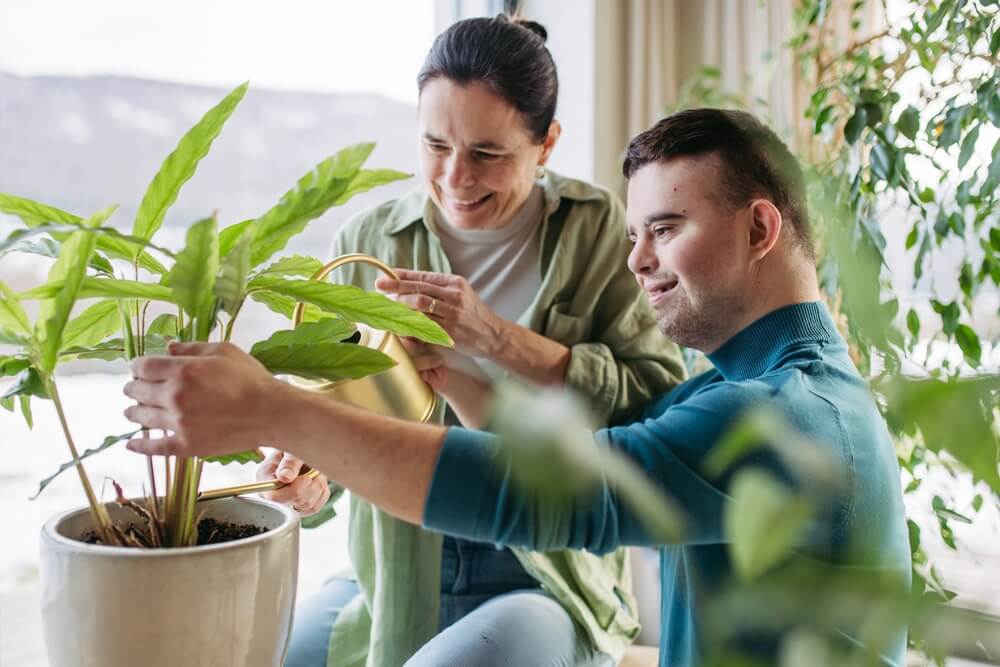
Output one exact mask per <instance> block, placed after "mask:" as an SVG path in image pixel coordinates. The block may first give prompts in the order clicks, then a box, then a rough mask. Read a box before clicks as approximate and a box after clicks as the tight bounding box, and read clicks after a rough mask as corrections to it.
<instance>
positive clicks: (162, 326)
mask: <svg viewBox="0 0 1000 667" xmlns="http://www.w3.org/2000/svg"><path fill="white" fill-rule="evenodd" d="M146 334H147V335H150V336H153V335H157V336H163V337H164V338H177V316H176V315H173V314H171V313H163V314H162V315H157V317H156V319H155V320H153V321H152V322H151V323H150V324H149V326H148V327H146Z"/></svg>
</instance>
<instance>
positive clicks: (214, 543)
mask: <svg viewBox="0 0 1000 667" xmlns="http://www.w3.org/2000/svg"><path fill="white" fill-rule="evenodd" d="M246 90H247V85H246V84H244V85H242V86H239V87H238V88H236V89H235V90H233V91H232V92H231V93H229V94H228V95H227V96H226V97H225V98H224V99H223V100H222V101H221V102H220V103H219V104H218V105H217V106H215V107H214V108H212V109H211V110H209V111H208V112H207V113H206V114H205V115H204V117H202V119H201V120H200V121H199V122H198V123H197V124H195V126H194V127H193V128H192V129H191V130H189V131H188V132H187V133H186V134H185V135H184V136H183V137H182V138H181V140H180V142H179V143H178V145H177V147H176V149H175V150H174V151H173V152H172V153H171V154H170V155H169V156H168V157H167V158H166V160H165V161H164V162H163V164H162V166H161V167H160V169H159V171H158V173H157V174H156V176H155V177H154V178H153V180H152V182H151V183H150V185H149V187H148V189H147V190H146V193H145V195H144V197H143V199H142V202H141V204H140V206H139V209H138V212H137V215H136V219H135V222H134V225H133V228H132V231H131V233H130V234H124V233H122V232H120V231H118V230H117V229H115V228H114V227H111V226H108V225H107V224H106V223H107V221H108V220H109V219H110V217H111V216H112V215H113V213H114V211H115V207H111V208H107V209H104V210H101V211H99V212H97V213H95V214H94V215H92V216H90V217H89V218H86V219H82V218H80V217H78V216H76V215H74V214H71V213H68V212H66V211H62V210H59V209H56V208H54V207H51V206H47V205H44V204H41V203H38V202H35V201H31V200H28V199H24V198H21V197H17V196H13V195H7V194H0V211H2V212H4V213H7V214H11V215H14V216H16V217H18V218H20V219H21V220H22V221H23V222H24V224H25V227H24V228H20V229H17V230H15V231H14V232H13V233H12V234H11V235H10V236H9V237H8V238H6V239H4V240H3V241H0V253H6V252H12V251H21V252H32V253H36V254H41V255H48V256H50V257H55V258H56V261H55V263H54V265H53V266H52V269H51V271H50V273H49V275H48V280H47V282H46V283H45V284H43V285H40V286H38V287H36V288H34V289H31V290H28V291H27V292H23V293H21V294H15V293H14V292H13V291H12V290H11V289H9V288H8V287H7V286H6V285H4V284H3V283H2V282H0V292H2V297H3V298H2V300H0V344H3V345H5V346H8V347H11V348H13V353H12V354H8V355H3V356H0V376H13V377H14V382H13V384H12V385H11V386H10V387H9V388H8V389H7V390H6V392H5V393H3V395H2V397H0V404H2V405H3V406H4V407H5V408H7V409H8V410H13V409H14V408H15V406H19V407H20V409H21V411H22V413H23V414H24V416H25V419H26V421H27V422H28V424H29V426H30V425H31V420H32V416H31V407H30V405H31V404H30V401H31V398H32V397H37V398H43V399H49V400H51V401H52V402H53V404H54V405H55V408H56V414H57V416H58V419H59V420H60V424H61V427H62V431H63V433H64V435H65V438H66V444H67V446H68V447H69V450H70V455H71V458H70V461H68V462H67V463H66V464H64V465H63V466H62V467H61V468H60V469H59V471H57V472H56V473H55V475H57V474H59V473H60V472H62V471H64V470H68V469H69V468H73V469H75V470H76V472H77V474H78V476H79V478H80V482H81V485H82V486H83V490H84V493H85V495H86V498H87V506H86V508H84V509H79V510H71V511H68V512H65V513H63V514H61V515H59V516H56V517H54V518H53V519H52V520H50V521H49V522H48V523H47V524H46V525H45V527H44V529H43V532H42V559H41V569H42V585H43V603H42V604H43V620H44V626H45V636H46V644H47V649H48V652H49V657H50V660H51V664H53V665H55V666H61V665H74V666H79V665H100V666H101V667H105V666H113V665H134V664H140V663H142V664H145V665H161V664H162V665H178V664H212V665H216V664H239V665H258V664H259V665H276V664H280V663H281V661H282V660H283V657H284V652H285V647H286V644H287V639H288V634H289V630H290V627H291V620H292V608H293V605H294V598H295V585H296V572H297V556H298V551H297V548H298V531H297V529H298V519H297V516H296V515H295V513H294V512H292V511H290V510H288V509H287V508H285V507H283V506H280V505H277V504H274V503H269V502H266V501H263V500H257V499H254V500H248V499H242V498H232V499H225V500H213V501H209V502H202V503H199V502H198V495H199V483H200V478H201V471H202V466H203V465H204V464H205V463H215V462H219V463H230V462H234V461H235V462H251V461H258V460H259V459H260V455H259V453H258V452H256V451H255V450H250V451H247V452H245V453H243V454H239V455H236V456H227V457H217V458H212V459H166V458H164V459H162V460H154V457H147V461H146V466H147V473H148V484H149V487H148V489H147V490H146V493H145V494H144V495H143V496H142V497H139V498H135V499H130V498H127V497H126V496H125V493H124V491H123V490H122V489H120V488H119V487H117V484H116V485H115V486H116V489H117V491H118V493H117V496H118V497H117V498H116V500H115V501H112V502H108V503H101V502H100V501H99V499H98V498H97V496H96V495H95V492H94V489H93V486H92V485H91V483H90V480H89V478H88V476H87V473H86V470H85V468H84V461H85V460H86V459H87V458H89V457H90V456H93V455H94V454H97V453H98V452H100V451H102V450H104V449H107V448H108V447H111V446H113V445H114V444H115V443H117V442H120V441H122V440H125V439H128V438H131V437H133V436H134V435H135V434H136V432H132V433H127V434H124V435H118V436H110V437H108V438H107V439H105V440H104V442H103V443H102V444H101V445H99V446H97V447H94V448H92V449H88V450H86V451H84V452H83V453H80V451H79V450H78V448H77V446H76V444H75V442H74V441H73V438H72V435H71V430H70V425H69V424H68V423H67V420H66V417H65V413H64V411H63V405H62V402H61V400H60V397H59V391H58V386H57V382H56V376H55V370H56V367H57V365H58V364H59V363H60V362H61V361H64V360H67V359H74V358H100V359H131V358H133V357H135V356H139V355H143V354H162V353H165V350H166V344H167V342H168V341H170V340H179V341H208V340H210V339H211V340H222V341H228V340H229V339H230V337H231V336H232V334H233V327H234V324H235V321H236V319H237V316H238V315H239V313H240V310H241V309H242V307H243V305H244V304H245V303H246V301H247V299H253V300H256V301H259V302H261V303H263V304H265V305H266V306H267V307H269V308H271V309H272V310H275V311H277V312H279V313H282V314H284V315H286V316H289V317H291V315H292V311H293V310H294V308H295V305H296V303H304V304H307V308H306V314H305V316H304V318H302V324H301V326H298V327H295V328H292V329H289V330H284V331H279V332H276V333H275V334H274V335H272V336H271V337H270V338H268V339H267V340H264V341H260V342H258V343H257V344H255V345H254V346H253V348H252V350H251V354H253V355H254V356H255V357H256V358H257V359H258V360H260V361H261V362H262V363H263V364H264V365H265V366H266V367H268V368H269V369H270V370H272V371H273V372H276V373H285V374H291V375H296V376H300V377H304V378H310V379H316V380H325V381H339V380H344V379H348V378H360V377H363V376H366V375H369V374H373V373H378V372H380V371H384V370H386V369H387V368H389V367H390V366H392V365H393V363H394V362H393V361H392V359H390V358H389V357H387V356H386V355H384V354H382V353H381V352H379V351H378V350H375V349H370V348H368V347H365V346H362V345H352V344H351V343H350V342H342V341H345V340H346V339H348V338H349V337H350V336H351V335H352V334H353V333H354V331H355V325H356V324H363V325H367V326H370V327H373V328H376V329H381V330H385V331H390V332H392V333H396V334H400V335H407V336H414V337H417V338H420V339H422V340H425V341H428V342H434V343H438V344H449V343H450V339H449V338H448V336H447V334H446V333H445V332H444V331H443V330H442V329H440V327H438V326H437V325H436V324H435V323H434V322H432V321H431V320H430V319H428V318H426V317H425V316H423V315H422V314H420V313H417V312H415V311H412V310H410V309H409V308H407V307H406V306H403V305H401V304H398V303H396V302H394V301H391V300H390V299H388V298H386V297H384V296H382V295H379V294H374V293H368V292H365V291H364V290H360V289H358V288H355V287H352V286H340V285H333V284H328V283H324V282H319V281H313V280H309V279H308V278H309V277H311V276H313V275H314V274H316V272H317V271H318V270H319V269H320V268H321V267H322V262H320V261H319V260H318V259H315V258H312V257H304V256H288V257H281V258H277V259H275V256H276V255H277V254H278V253H280V252H281V251H282V250H283V249H284V248H285V246H286V244H287V243H288V241H289V240H290V239H291V238H292V237H293V236H294V235H296V234H298V233H300V232H302V231H303V230H304V229H305V228H306V227H307V225H308V223H309V222H310V221H311V220H313V219H315V218H317V217H318V216H320V215H321V214H322V213H324V212H325V211H326V210H327V209H329V208H330V207H332V206H337V205H340V204H343V203H344V202H346V201H347V200H349V199H350V198H351V197H352V196H354V195H355V194H358V193H360V192H364V191H366V190H369V189H371V188H372V187H375V186H378V185H382V184H385V183H389V182H392V181H395V180H398V179H400V178H405V177H406V175H405V174H401V173H399V172H396V171H392V170H386V169H381V170H369V169H364V168H363V165H364V163H365V161H366V160H367V158H368V156H369V155H370V153H371V151H372V149H373V148H374V146H373V145H372V144H358V145H356V146H351V147H349V148H346V149H344V150H342V151H340V152H339V153H337V154H336V155H334V156H332V157H330V158H327V159H326V160H323V161H322V162H320V163H319V164H318V165H317V166H316V167H315V168H314V169H313V170H312V171H310V172H309V173H308V174H306V175H305V176H303V177H302V178H301V179H299V180H298V182H297V183H296V184H295V185H294V186H293V187H292V188H291V189H290V190H289V191H288V192H287V193H285V195H284V196H283V197H282V198H281V200H280V201H279V202H278V203H277V204H276V205H275V206H273V207H272V208H271V209H270V210H268V211H267V212H265V213H264V214H263V215H261V216H260V217H258V218H254V219H250V220H245V221H242V222H239V223H236V224H233V225H230V226H227V227H224V228H222V229H221V230H220V229H219V226H218V221H217V216H216V215H212V216H209V217H206V218H204V219H202V220H199V221H197V222H195V223H194V224H192V225H191V226H190V227H189V229H188V230H187V237H186V244H185V246H184V248H183V249H182V250H180V251H179V252H177V253H174V252H172V251H170V250H168V249H166V248H164V247H162V246H160V245H158V244H156V243H155V242H154V237H155V236H156V232H157V231H158V230H159V229H160V227H161V225H162V224H163V221H164V218H165V215H166V212H167V210H168V209H169V207H170V206H171V205H172V204H173V203H174V201H175V200H176V198H177V196H178V194H179V192H180V190H181V188H182V186H183V185H184V183H186V182H187V181H188V180H189V179H190V178H191V177H192V176H193V174H194V172H195V170H196V168H197V165H198V163H199V161H200V160H201V159H202V158H203V157H204V156H205V155H206V154H207V153H208V151H209V149H210V148H211V145H212V142H213V141H214V140H215V138H216V137H217V136H218V134H219V132H220V131H221V129H222V127H223V125H224V123H225V122H226V120H227V119H228V118H229V116H230V115H231V114H232V113H233V111H234V110H235V108H236V107H237V105H238V104H239V103H240V101H241V100H242V98H243V96H244V95H245V93H246ZM82 299H96V301H95V302H93V303H91V304H90V305H89V306H88V307H87V308H86V309H84V310H83V311H82V312H79V313H78V314H76V315H75V316H73V313H74V305H75V304H76V303H77V301H78V300H82ZM26 300H38V301H39V306H38V315H37V317H36V318H35V322H34V323H32V322H31V321H30V320H29V317H28V315H27V313H26V310H25V309H24V307H23V302H24V301H26ZM154 302H158V303H160V304H166V305H167V307H168V308H169V309H172V312H166V313H163V314H161V315H159V316H157V317H156V318H154V319H152V321H151V322H147V314H148V312H149V308H150V305H151V304H153V303H154ZM155 458H159V457H155ZM55 475H53V476H52V477H50V478H48V479H47V480H44V481H43V482H42V483H41V485H40V489H39V492H41V490H42V489H44V488H45V486H46V485H47V484H48V483H49V482H50V481H51V479H52V478H53V477H55Z"/></svg>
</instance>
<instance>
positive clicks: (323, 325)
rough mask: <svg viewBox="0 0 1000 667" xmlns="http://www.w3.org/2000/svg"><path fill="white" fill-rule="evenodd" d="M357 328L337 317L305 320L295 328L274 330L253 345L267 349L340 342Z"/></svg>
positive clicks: (257, 348) (259, 348) (256, 347)
mask: <svg viewBox="0 0 1000 667" xmlns="http://www.w3.org/2000/svg"><path fill="white" fill-rule="evenodd" d="M355 331H357V329H355V328H354V326H353V325H352V324H350V323H349V322H345V321H344V320H342V319H340V318H339V317H328V318H325V319H323V320H320V321H319V322H307V323H305V324H301V325H299V326H298V327H296V328H295V329H285V330H282V331H275V332H274V333H273V334H271V336H270V337H269V338H268V339H267V340H263V341H260V342H259V343H257V344H256V345H254V347H253V349H255V350H258V351H260V350H269V349H271V348H273V347H283V346H287V345H306V344H312V343H340V342H342V341H344V340H345V339H347V338H350V337H351V335H353V334H354V332H355Z"/></svg>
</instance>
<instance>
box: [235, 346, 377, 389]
mask: <svg viewBox="0 0 1000 667" xmlns="http://www.w3.org/2000/svg"><path fill="white" fill-rule="evenodd" d="M265 343H266V341H265ZM250 354H251V355H253V356H254V358H256V359H257V361H259V362H261V363H262V364H264V366H266V367H267V369H268V370H269V371H271V373H274V374H275V375H297V376H299V377H303V378H309V379H312V380H329V381H331V382H336V381H338V380H345V379H355V378H361V377H365V376H366V375H373V374H375V373H380V372H382V371H384V370H386V369H389V368H392V367H393V366H394V365H395V362H394V361H393V360H392V358H390V357H389V356H387V355H385V354H383V353H382V352H379V351H378V350H373V349H371V348H368V347H363V346H361V345H353V344H351V343H304V344H299V345H276V346H274V347H266V346H264V347H261V343H258V344H257V345H254V347H253V349H251V350H250Z"/></svg>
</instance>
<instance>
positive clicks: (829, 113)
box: [813, 104, 835, 134]
mask: <svg viewBox="0 0 1000 667" xmlns="http://www.w3.org/2000/svg"><path fill="white" fill-rule="evenodd" d="M834 111H835V109H834V107H833V105H832V104H828V105H826V106H825V107H823V108H822V109H821V110H820V112H819V113H818V114H816V123H815V124H814V126H813V134H820V133H821V132H822V131H823V128H824V127H826V125H827V124H828V123H829V122H830V120H831V119H832V118H833V114H834Z"/></svg>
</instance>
